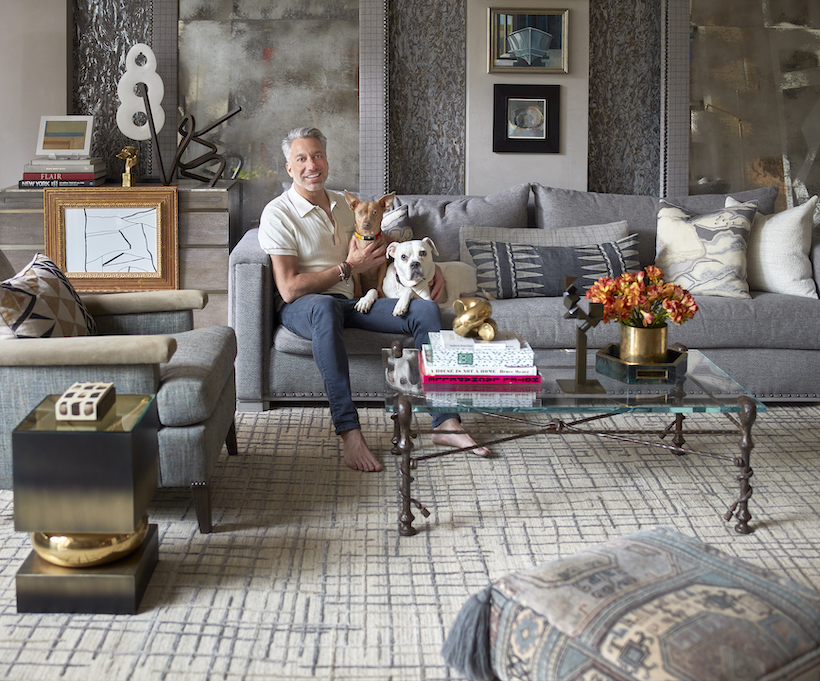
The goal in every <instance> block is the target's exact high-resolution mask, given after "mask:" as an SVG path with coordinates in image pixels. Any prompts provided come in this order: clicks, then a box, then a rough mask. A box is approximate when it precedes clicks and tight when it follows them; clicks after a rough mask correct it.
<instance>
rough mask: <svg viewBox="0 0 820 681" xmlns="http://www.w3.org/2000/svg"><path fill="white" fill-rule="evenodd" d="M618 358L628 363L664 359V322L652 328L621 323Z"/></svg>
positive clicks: (663, 360) (649, 362)
mask: <svg viewBox="0 0 820 681" xmlns="http://www.w3.org/2000/svg"><path fill="white" fill-rule="evenodd" d="M619 354H620V358H621V361H622V362H627V363H629V364H659V363H662V362H665V361H666V354H667V353H666V324H664V325H663V326H659V327H657V328H653V329H647V328H644V327H642V326H626V325H625V324H621V347H620V352H619Z"/></svg>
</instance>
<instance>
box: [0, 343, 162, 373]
mask: <svg viewBox="0 0 820 681" xmlns="http://www.w3.org/2000/svg"><path fill="white" fill-rule="evenodd" d="M176 349H177V342H176V340H175V339H174V338H172V337H170V336H80V337H73V338H18V339H15V340H8V341H5V342H4V343H3V351H2V352H0V366H5V367H12V366H16V367H21V366H102V365H112V364H114V365H116V364H126V365H132V364H161V363H164V362H167V361H168V360H170V359H171V357H172V356H173V354H174V352H176Z"/></svg>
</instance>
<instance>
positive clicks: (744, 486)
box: [723, 395, 757, 534]
mask: <svg viewBox="0 0 820 681" xmlns="http://www.w3.org/2000/svg"><path fill="white" fill-rule="evenodd" d="M738 403H739V404H740V457H738V458H737V459H735V465H736V466H737V467H738V468H740V473H739V475H738V476H737V479H738V481H739V482H740V496H739V497H738V500H737V501H736V502H735V503H733V504H732V505H731V506H730V507H729V510H728V511H726V514H725V515H724V516H723V517H724V518H725V519H726V520H731V518H732V516H733V515H734V517H735V518H737V525H735V532H737V533H738V534H750V533H752V532H754V528H752V527H749V521H750V520H751V519H752V514H751V513H749V499H750V498H751V496H752V483H751V482H749V480H750V479H751V477H752V476H753V475H754V471H752V466H751V454H752V447H753V446H754V445H753V444H752V426H753V425H754V422H755V419H756V418H757V405H756V404H755V402H754V400H753V399H751V398H750V397H746V396H745V395H744V396H742V397H739V398H738Z"/></svg>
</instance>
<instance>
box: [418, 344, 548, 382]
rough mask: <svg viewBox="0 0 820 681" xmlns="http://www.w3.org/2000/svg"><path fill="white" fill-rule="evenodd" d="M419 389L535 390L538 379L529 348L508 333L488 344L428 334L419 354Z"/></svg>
mask: <svg viewBox="0 0 820 681" xmlns="http://www.w3.org/2000/svg"><path fill="white" fill-rule="evenodd" d="M419 370H420V372H421V380H422V384H423V387H424V388H425V389H426V388H432V387H434V386H439V385H440V386H455V385H462V386H466V387H468V388H470V389H473V388H477V387H480V386H482V387H483V386H487V387H488V388H490V389H494V390H498V389H508V388H510V387H519V386H520V387H521V388H524V389H530V390H532V389H537V388H538V386H539V385H540V383H541V376H540V374H539V373H538V369H537V368H536V366H535V356H534V353H533V350H532V347H530V344H529V343H527V342H526V341H524V340H521V339H520V338H518V337H517V336H516V335H515V334H512V333H501V334H498V335H497V336H496V338H495V339H493V340H491V341H484V340H479V339H474V338H464V337H462V336H459V335H458V334H456V333H455V332H454V331H438V332H434V333H431V334H429V342H428V343H426V344H424V345H423V346H422V349H421V352H420V353H419Z"/></svg>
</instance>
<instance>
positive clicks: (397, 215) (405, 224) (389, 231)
mask: <svg viewBox="0 0 820 681" xmlns="http://www.w3.org/2000/svg"><path fill="white" fill-rule="evenodd" d="M382 233H384V234H385V235H386V236H387V237H388V238H389V239H390V241H410V239H412V238H413V228H412V227H411V226H410V223H409V221H408V220H407V206H399V207H398V208H394V209H393V210H389V211H387V212H386V213H385V214H384V215H383V216H382Z"/></svg>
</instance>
